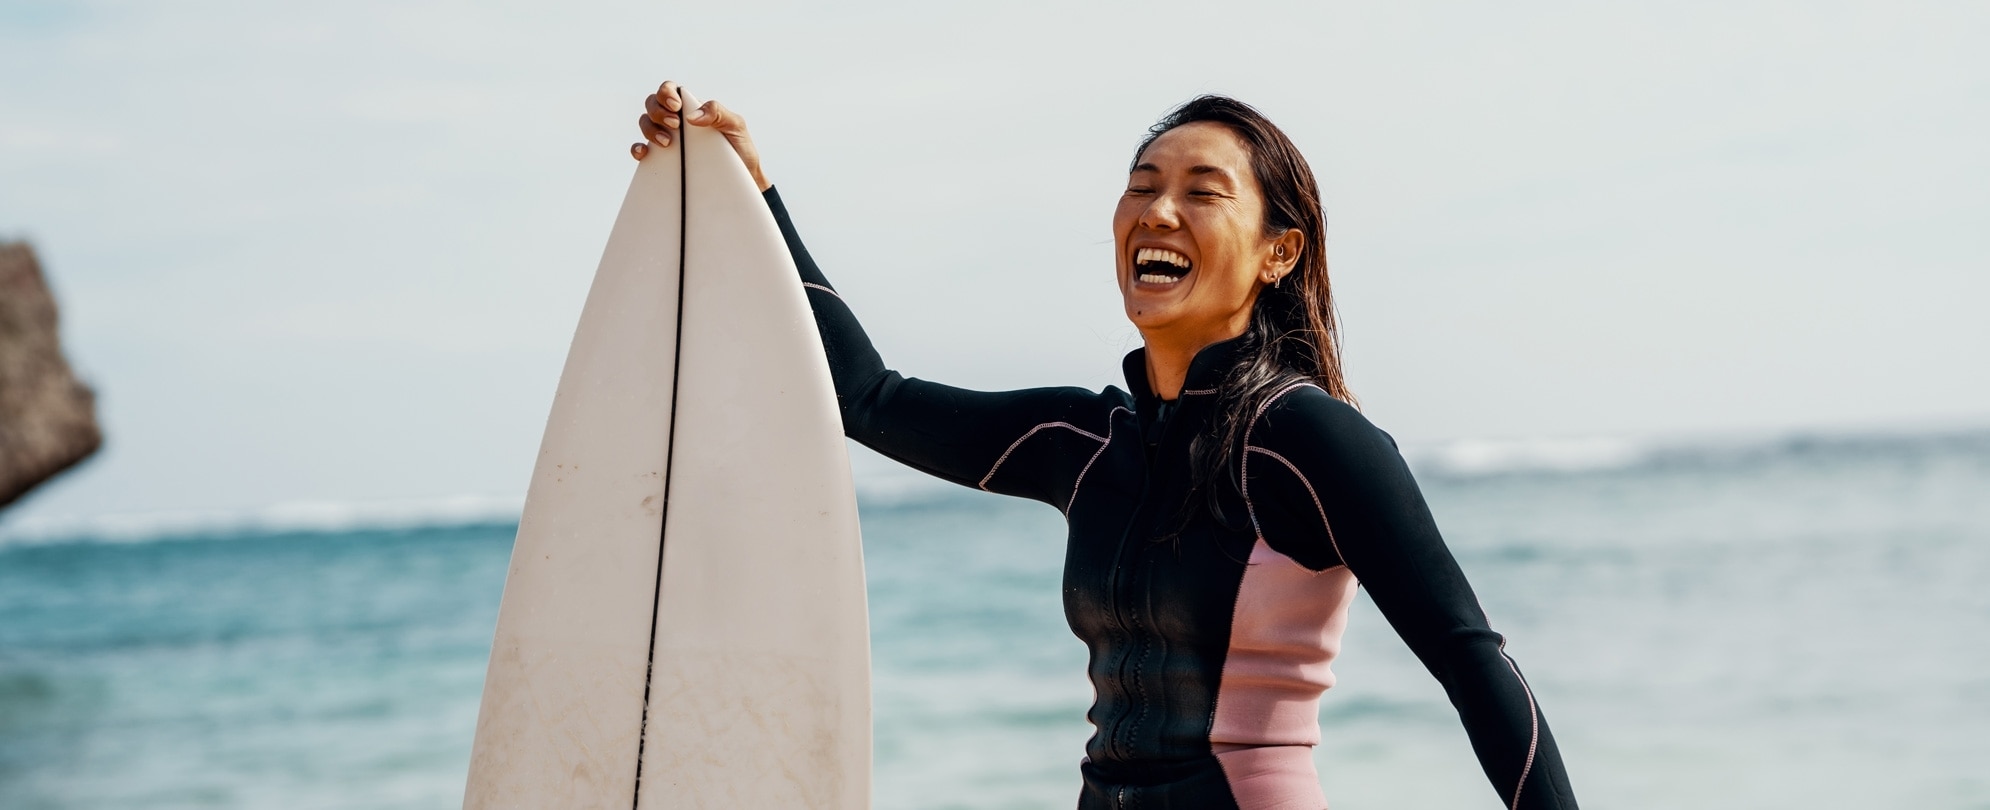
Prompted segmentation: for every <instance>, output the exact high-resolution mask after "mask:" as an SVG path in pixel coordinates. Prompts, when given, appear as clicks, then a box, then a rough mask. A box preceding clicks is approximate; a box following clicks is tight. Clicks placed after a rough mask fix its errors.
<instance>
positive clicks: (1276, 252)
mask: <svg viewBox="0 0 1990 810" xmlns="http://www.w3.org/2000/svg"><path fill="white" fill-rule="evenodd" d="M1304 249H1306V234H1304V233H1301V232H1300V230H1299V229H1298V228H1291V229H1288V230H1286V232H1285V233H1282V234H1279V235H1278V237H1277V238H1275V239H1272V240H1271V241H1270V242H1268V243H1266V244H1265V263H1264V271H1263V272H1262V273H1260V274H1259V276H1258V278H1259V280H1261V281H1263V282H1264V283H1266V284H1276V283H1278V280H1279V279H1281V278H1284V277H1285V276H1286V274H1288V273H1291V272H1292V270H1293V268H1295V267H1298V266H1299V251H1301V250H1304Z"/></svg>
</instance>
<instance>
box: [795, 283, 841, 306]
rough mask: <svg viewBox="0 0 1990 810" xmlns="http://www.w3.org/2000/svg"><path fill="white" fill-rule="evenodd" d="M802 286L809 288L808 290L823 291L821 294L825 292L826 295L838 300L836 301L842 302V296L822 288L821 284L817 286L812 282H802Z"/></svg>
mask: <svg viewBox="0 0 1990 810" xmlns="http://www.w3.org/2000/svg"><path fill="white" fill-rule="evenodd" d="M802 286H803V287H807V288H809V289H813V290H821V291H823V292H826V293H829V294H830V295H831V296H834V297H835V298H836V300H838V301H841V300H843V294H842V293H839V292H837V291H835V290H832V289H829V288H828V287H825V286H823V285H821V284H817V283H815V282H813V281H804V282H802Z"/></svg>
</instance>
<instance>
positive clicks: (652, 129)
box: [629, 82, 748, 160]
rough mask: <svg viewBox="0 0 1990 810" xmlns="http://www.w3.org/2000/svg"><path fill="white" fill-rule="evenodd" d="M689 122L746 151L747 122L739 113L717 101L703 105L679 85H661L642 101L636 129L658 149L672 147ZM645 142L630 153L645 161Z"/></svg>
mask: <svg viewBox="0 0 1990 810" xmlns="http://www.w3.org/2000/svg"><path fill="white" fill-rule="evenodd" d="M686 122H689V123H690V124H692V125H694V126H701V127H710V128H712V129H716V130H718V131H719V132H721V133H723V134H724V135H725V136H726V139H727V140H730V141H732V142H733V146H734V148H736V149H742V155H743V154H744V153H745V151H747V150H746V149H745V147H744V145H743V144H744V143H746V142H748V136H747V134H746V120H745V119H743V118H741V117H740V115H739V113H736V112H733V111H732V109H731V108H729V107H727V106H725V105H724V104H720V103H718V102H716V101H705V102H700V101H699V100H698V99H697V98H696V97H694V96H692V95H691V94H690V93H688V92H685V91H684V88H682V87H680V86H678V84H677V83H676V82H664V83H663V84H661V85H658V86H657V88H656V92H655V93H654V94H652V95H650V96H649V97H648V98H645V99H643V114H642V116H641V117H639V118H637V119H636V127H637V128H638V129H640V130H642V133H643V140H644V141H646V142H647V144H655V145H656V146H658V147H665V148H667V147H669V146H670V145H671V144H672V143H673V142H675V141H676V140H677V138H678V132H677V131H678V130H679V129H680V128H682V127H683V126H684V124H685V123H686ZM647 144H645V143H638V144H633V145H631V146H630V147H629V154H631V155H634V156H635V158H636V159H637V160H642V159H643V157H644V156H645V155H648V154H649V146H648V145H647Z"/></svg>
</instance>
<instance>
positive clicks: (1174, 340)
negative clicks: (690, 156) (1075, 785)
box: [632, 83, 1576, 810]
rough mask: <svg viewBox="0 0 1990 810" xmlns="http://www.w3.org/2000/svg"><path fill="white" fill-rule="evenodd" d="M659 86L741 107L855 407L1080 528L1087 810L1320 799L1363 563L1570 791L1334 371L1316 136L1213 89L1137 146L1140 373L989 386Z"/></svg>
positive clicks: (1451, 670) (1457, 696) (1074, 549)
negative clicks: (925, 342) (825, 265)
mask: <svg viewBox="0 0 1990 810" xmlns="http://www.w3.org/2000/svg"><path fill="white" fill-rule="evenodd" d="M682 107H683V104H682V102H681V101H680V97H679V94H678V93H677V91H676V88H675V86H674V85H672V84H670V83H665V84H664V85H663V86H662V87H661V88H659V90H658V91H657V93H656V94H655V95H652V96H650V97H649V99H648V100H647V108H648V109H647V111H646V112H645V114H644V115H643V116H642V118H641V123H640V126H641V128H642V132H643V135H644V138H645V140H646V142H645V143H638V144H636V145H635V146H634V147H633V148H632V151H633V152H634V154H635V156H636V158H637V159H642V158H643V157H644V156H645V155H646V154H647V153H648V152H649V151H650V150H651V149H654V148H668V147H669V146H670V145H671V144H672V143H673V142H674V141H675V140H676V138H677V130H678V128H680V127H681V126H682V124H683V123H684V122H686V121H688V122H689V123H690V124H692V125H694V126H706V127H713V128H716V129H717V130H719V131H721V132H723V133H724V134H725V135H726V137H727V138H728V139H729V140H730V141H731V142H732V144H733V147H734V149H735V150H736V151H738V153H739V156H740V158H741V159H742V160H743V161H744V162H745V164H746V166H747V169H748V170H749V171H750V172H751V173H752V175H753V178H754V180H755V181H756V182H758V183H759V184H760V188H761V190H762V191H763V192H764V193H765V195H766V198H767V205H768V207H769V208H771V209H772V210H773V214H774V218H775V220H776V221H777V222H779V223H780V226H781V232H782V234H783V235H784V236H785V237H786V238H787V242H788V249H789V250H790V251H791V252H792V253H793V255H794V259H795V265H796V267H797V268H798V269H799V270H800V272H801V282H802V284H803V285H804V286H805V287H806V288H807V290H808V299H809V304H810V305H811V306H812V307H813V308H814V310H815V318H816V323H817V325H818V326H819V328H820V329H821V333H822V343H823V346H824V347H825V348H826V349H827V351H828V356H829V368H830V372H831V374H832V376H833V377H834V379H835V383H836V396H837V401H838V403H839V404H840V405H841V408H842V413H843V426H844V431H845V432H846V433H847V434H848V435H849V436H850V437H851V438H853V439H856V440H857V441H859V442H861V443H863V444H864V445H865V446H867V447H870V448H872V449H874V450H876V451H878V452H880V453H883V454H884V455H886V456H890V457H891V458H894V459H897V460H898V461H901V462H904V463H905V464H909V465H911V466H913V467H916V468H918V469H920V470H922V471H925V472H927V473H930V474H932V475H935V476H938V477H940V478H944V479H946V480H949V481H953V482H955V483H958V484H962V485H965V486H970V487H976V488H979V489H983V490H987V491H989V492H996V493H1001V494H1004V495H1014V496H1018V497H1024V498H1030V499H1034V500H1039V501H1043V502H1044V503H1047V504H1050V505H1051V506H1054V507H1056V508H1057V509H1059V510H1060V511H1062V512H1063V513H1064V516H1065V520H1066V522H1067V524H1068V526H1069V527H1070V532H1069V536H1068V540H1067V546H1066V551H1065V564H1064V611H1065V616H1066V618H1067V620H1068V621H1069V622H1070V625H1071V629H1072V631H1073V632H1075V633H1076V634H1077V635H1078V637H1079V638H1080V639H1083V640H1084V642H1085V644H1086V646H1087V647H1088V648H1090V650H1091V663H1090V666H1089V670H1090V672H1089V674H1090V677H1091V681H1092V686H1093V687H1094V689H1095V690H1096V693H1097V699H1096V700H1095V702H1094V703H1093V704H1092V708H1091V711H1090V712H1088V713H1087V715H1086V717H1087V719H1088V720H1090V721H1091V723H1092V726H1093V727H1094V729H1095V732H1094V733H1093V735H1092V738H1091V741H1090V742H1088V743H1087V744H1086V751H1085V753H1086V757H1085V760H1084V762H1083V764H1082V765H1081V766H1080V767H1081V771H1082V773H1083V776H1084V788H1083V793H1082V794H1081V795H1080V797H1079V800H1078V806H1079V807H1080V808H1081V810H1095V809H1096V810H1106V808H1113V809H1114V810H1118V808H1152V809H1154V810H1159V808H1178V809H1181V808H1194V809H1195V810H1203V809H1205V808H1240V810H1272V809H1273V808H1276V809H1277V810H1319V808H1324V807H1326V805H1327V801H1326V798H1325V796H1324V795H1323V794H1322V792H1321V789H1320V783H1319V779H1318V776H1317V775H1316V774H1315V772H1314V769H1313V755H1312V747H1313V746H1314V745H1317V744H1318V743H1319V741H1320V726H1319V718H1318V715H1319V701H1320V695H1321V693H1323V692H1325V691H1326V689H1327V688H1328V687H1330V686H1332V685H1333V683H1334V676H1333V673H1332V671H1331V670H1330V669H1329V665H1330V664H1331V663H1332V662H1333V658H1334V655H1335V654H1336V653H1337V652H1338V651H1339V649H1340V638H1341V631H1342V630H1343V629H1344V628H1345V627H1346V625H1347V614H1348V606H1349V605H1350V604H1351V603H1352V602H1353V600H1354V593H1355V588H1356V587H1357V585H1360V586H1365V587H1367V588H1368V593H1369V595H1370V597H1372V598H1373V599H1374V601H1375V605H1376V607H1378V608H1380V609H1381V611H1382V614H1383V615H1384V616H1386V617H1387V618H1388V620H1389V623H1390V625H1392V626H1393V627H1394V628H1395V629H1396V632H1397V634H1399V635H1400V636H1402V639H1403V641H1404V642H1405V643H1407V644H1408V645H1409V647H1410V649H1411V650H1413V651H1414V652H1415V653H1416V655H1417V657H1418V658H1419V659H1421V660H1422V661H1423V664H1424V666H1425V667H1428V668H1429V670H1430V673H1431V674H1432V675H1433V676H1435V677H1436V678H1437V680H1438V681H1439V682H1440V683H1442V684H1443V685H1444V691H1445V693H1446V694H1447V695H1449V696H1450V698H1451V703H1452V705H1453V706H1455V707H1457V710H1458V716H1459V719H1460V720H1461V721H1462V722H1463V724H1464V727H1465V731H1466V733H1467V734H1468V735H1469V736H1470V738H1471V742H1472V747H1473V749H1474V750H1475V751H1476V752H1477V753H1478V757H1479V762H1480V764H1481V766H1483V767H1484V769H1485V773H1486V777H1487V778H1488V779H1489V780H1491V782H1492V787H1493V789H1494V790H1495V791H1497V793H1498V796H1499V801H1500V804H1502V805H1504V806H1506V807H1509V808H1574V807H1575V806H1576V803H1575V797H1574V793H1573V792H1572V791H1571V790H1570V788H1569V782H1568V776H1567V774H1566V772H1565V771H1564V770H1563V768H1562V761H1561V756H1560V755H1559V754H1558V753H1557V751H1556V749H1555V742H1554V737H1553V736H1552V735H1550V734H1549V733H1548V724H1547V720H1546V719H1545V718H1544V717H1543V716H1542V713H1541V708H1540V706H1539V705H1538V704H1537V703H1536V702H1535V700H1534V695H1533V693H1532V691H1531V690H1530V689H1529V688H1528V686H1527V682H1526V680H1525V679H1524V678H1522V677H1521V675H1520V669H1519V667H1518V666H1517V665H1515V664H1514V662H1513V660H1512V659H1511V658H1510V657H1508V656H1507V655H1506V654H1505V653H1504V652H1503V651H1502V648H1503V647H1504V645H1505V639H1504V638H1503V637H1501V636H1500V635H1499V634H1498V633H1495V632H1493V630H1492V628H1491V627H1490V626H1488V623H1487V619H1486V616H1485V613H1484V612H1482V611H1481V610H1480V608H1479V603H1478V600H1477V598H1476V597H1474V596H1473V594H1472V589H1471V586H1470V585H1469V584H1467V583H1466V581H1465V575H1464V573H1463V572H1462V571H1460V570H1459V568H1458V564H1457V563H1456V562H1455V561H1454V560H1453V559H1452V557H1451V553H1450V551H1449V550H1448V549H1446V548H1445V545H1444V541H1443V539H1442V538H1441V537H1440V536H1439V535H1438V531H1437V526H1436V524H1435V523H1434V522H1433V521H1432V519H1431V515H1430V510H1429V509H1428V508H1426V507H1425V505H1424V501H1423V496H1422V495H1421V494H1420V493H1419V492H1418V490H1417V486H1416V482H1415V481H1414V480H1412V479H1411V477H1410V472H1409V469H1408V468H1407V467H1406V466H1405V465H1404V463H1403V459H1402V456H1401V454H1400V453H1398V452H1397V450H1396V447H1395V443H1394V441H1392V440H1391V439H1390V438H1389V436H1388V435H1387V434H1384V433H1383V432H1382V431H1380V430H1378V429H1376V428H1375V426H1373V425H1371V424H1369V422H1368V420H1366V419H1364V418H1363V417H1362V416H1361V414H1360V413H1359V412H1357V411H1356V410H1355V409H1354V407H1353V405H1352V404H1351V403H1352V402H1353V396H1352V395H1351V394H1350V393H1349V392H1348V390H1347V386H1346V384H1345V383H1344V382H1343V381H1342V379H1341V362H1340V342H1339V335H1338V332H1337V331H1336V326H1335V322H1334V314H1333V313H1334V310H1333V293H1332V287H1331V285H1330V284H1329V283H1328V280H1327V261H1326V256H1325V253H1324V251H1323V250H1322V246H1323V244H1324V241H1323V240H1324V238H1325V236H1326V218H1325V215H1324V214H1323V213H1322V211H1321V208H1320V194H1319V189H1318V186H1317V184H1316V183H1315V182H1314V180H1313V173H1312V169H1310V168H1309V167H1308V166H1307V164H1306V160H1305V158H1304V157H1302V156H1301V155H1300V154H1299V151H1298V149H1297V148H1296V147H1294V146H1293V145H1292V142H1291V141H1289V140H1287V139H1286V137H1285V134H1284V133H1283V132H1281V131H1280V130H1279V129H1278V128H1277V127H1276V126H1273V125H1272V123H1271V122H1270V121H1269V120H1266V119H1265V117H1264V116H1263V115H1260V114H1259V113H1258V112H1257V111H1256V110H1254V109H1252V108H1251V107H1249V106H1246V105H1244V104H1242V103H1239V102H1237V101H1234V100H1231V99H1228V98H1223V97H1220V96H1203V97H1201V98H1197V99H1195V100H1193V101H1190V102H1188V103H1187V104H1184V105H1182V106H1181V107H1180V108H1178V109H1176V110H1174V111H1173V112H1171V113H1169V114H1168V115H1167V116H1166V117H1164V118H1162V119H1161V121H1160V122H1159V123H1157V124H1155V125H1154V127H1153V128H1152V129H1151V130H1149V132H1148V135H1147V137H1146V139H1145V140H1144V141H1142V142H1141V144H1140V146H1139V148H1138V149H1136V150H1134V154H1133V162H1132V168H1131V170H1130V171H1129V172H1128V174H1127V183H1126V191H1125V193H1124V194H1122V195H1121V196H1120V199H1119V207H1118V209H1117V210H1116V211H1115V212H1114V214H1113V221H1112V229H1113V241H1114V247H1115V251H1114V254H1115V256H1116V264H1117V268H1116V270H1117V278H1118V281H1119V289H1120V292H1121V294H1122V296H1123V297H1124V300H1125V305H1126V316H1127V318H1128V319H1130V320H1132V321H1133V325H1134V326H1135V327H1136V328H1138V329H1139V330H1140V336H1141V338H1142V339H1143V341H1144V342H1145V344H1146V345H1145V347H1144V348H1142V349H1139V350H1136V351H1134V352H1133V353H1132V354H1129V355H1127V357H1126V360H1125V363H1124V369H1125V372H1126V387H1127V390H1126V391H1121V390H1119V389H1116V388H1110V387H1109V388H1106V389H1105V390H1104V391H1087V390H1082V389H1077V388H1036V389H1028V390H1022V391H1004V392H981V391H967V390H963V389H959V388H952V387H949V386H945V385H940V384H937V383H931V382H926V381H924V380H918V379H913V378H909V377H905V376H902V375H900V374H899V373H898V372H896V371H893V370H891V369H890V368H888V367H887V366H886V365H885V364H884V361H883V360H882V359H880V358H879V356H878V353H877V351H876V349H874V348H873V347H872V345H871V341H870V338H868V337H867V336H865V334H864V331H863V328H862V327H860V326H859V325H858V323H857V319H856V316H854V315H853V314H852V313H851V310H850V308H849V307H848V306H846V305H845V304H844V302H843V299H842V297H841V296H840V295H838V294H837V292H836V289H835V288H834V287H833V286H832V285H830V283H829V279H828V278H827V277H825V276H824V275H823V273H822V271H821V270H820V269H819V268H817V267H816V265H815V262H814V260H813V259H811V258H810V257H809V254H808V250H807V249H806V248H804V247H803V246H802V242H801V238H800V237H799V236H798V235H797V233H796V231H795V227H794V223H793V222H792V221H790V219H789V217H788V213H787V209H786V207H785V206H784V204H783V203H782V201H781V197H780V194H779V193H778V192H776V191H775V190H774V188H773V186H772V184H771V183H769V182H768V180H767V179H766V177H765V175H764V174H763V173H762V172H761V168H760V160H759V154H758V152H757V151H756V150H755V149H754V146H753V141H752V139H751V137H750V136H749V135H748V134H747V130H746V124H745V122H744V121H743V120H741V118H740V117H739V116H738V115H737V114H736V113H733V112H731V111H729V110H727V109H726V108H725V107H724V106H722V105H720V104H718V103H716V102H707V103H705V104H703V105H700V106H697V107H694V108H693V109H691V110H688V111H686V110H684V109H682Z"/></svg>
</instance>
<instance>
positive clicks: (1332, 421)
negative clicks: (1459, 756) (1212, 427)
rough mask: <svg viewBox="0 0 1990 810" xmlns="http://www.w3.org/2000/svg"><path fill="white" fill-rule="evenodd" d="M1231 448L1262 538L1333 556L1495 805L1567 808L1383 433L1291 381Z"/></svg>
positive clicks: (1498, 647) (1533, 728)
mask: <svg viewBox="0 0 1990 810" xmlns="http://www.w3.org/2000/svg"><path fill="white" fill-rule="evenodd" d="M1245 453H1246V455H1247V458H1248V459H1249V466H1248V467H1247V468H1246V473H1247V475H1248V482H1249V485H1250V490H1249V493H1250V497H1251V500H1252V503H1253V504H1254V507H1253V508H1254V509H1255V510H1256V511H1257V512H1258V513H1259V515H1260V516H1262V518H1263V520H1262V522H1261V526H1262V531H1264V533H1265V539H1266V542H1267V543H1269V544H1271V545H1272V547H1273V548H1274V549H1277V550H1279V551H1281V552H1282V553H1285V554H1286V555H1287V556H1290V557H1293V558H1294V559H1295V560H1299V561H1300V562H1301V563H1302V564H1306V565H1308V566H1309V567H1315V568H1322V567H1331V566H1332V565H1335V564H1339V563H1344V564H1346V565H1347V567H1348V570H1349V571H1351V572H1353V573H1354V575H1355V577H1356V579H1358V580H1360V582H1361V584H1362V586H1363V587H1364V588H1366V589H1367V590H1368V594H1369V596H1370V598H1372V599H1374V600H1375V606H1376V607H1377V608H1379V609H1380V610H1381V611H1382V615H1383V616H1384V617H1386V618H1387V619H1388V620H1389V624H1390V625H1391V626H1392V627H1394V628H1395V629H1396V633H1397V634H1398V635H1400V636H1402V638H1403V641H1404V642H1405V643H1407V644H1408V645H1409V647H1410V649H1411V651H1413V652H1415V653H1416V656H1417V658H1418V659H1420V660H1421V661H1422V662H1423V665H1424V667H1425V668H1427V669H1429V670H1430V673H1431V675H1433V676H1435V677H1436V678H1437V680H1438V682H1439V683H1441V684H1443V686H1444V691H1445V694H1446V695H1447V696H1449V697H1450V699H1451V705H1452V706H1454V707H1455V708H1456V709H1457V710H1458V717H1459V719H1460V720H1461V721H1462V722H1463V723H1464V726H1465V731H1466V733H1467V735H1468V736H1469V737H1470V738H1471V741H1472V748H1473V750H1474V752H1476V753H1477V754H1478V758H1479V764H1480V766H1481V767H1482V768H1484V770H1485V773H1486V777H1487V778H1488V779H1490V780H1491V781H1492V786H1493V789H1494V790H1496V791H1498V793H1499V797H1500V800H1501V804H1503V805H1504V806H1507V807H1510V808H1540V809H1541V810H1548V809H1549V808H1553V809H1554V810H1572V808H1574V807H1575V806H1576V803H1575V794H1574V791H1573V790H1572V789H1571V788H1570V787H1569V780H1568V774H1567V772H1566V770H1564V768H1563V766H1562V760H1561V754H1560V752H1559V751H1558V750H1557V749H1556V747H1555V738H1554V735H1552V734H1550V733H1549V731H1548V721H1547V719H1546V718H1545V717H1544V716H1543V715H1542V713H1541V707H1540V703H1539V702H1538V701H1537V700H1536V699H1535V696H1534V693H1533V689H1532V688H1531V687H1529V686H1528V684H1527V681H1526V679H1525V678H1523V677H1522V676H1521V674H1520V666H1519V665H1518V664H1516V663H1515V662H1514V661H1513V659H1512V658H1511V657H1509V656H1508V655H1507V654H1506V652H1505V649H1504V648H1505V646H1506V639H1505V638H1504V637H1502V636H1501V635H1500V634H1498V633H1496V632H1493V629H1492V627H1491V625H1490V623H1489V621H1488V620H1487V618H1486V614H1485V612H1484V611H1483V610H1482V609H1481V608H1480V607H1479V601H1478V598H1477V597H1476V596H1474V595H1473V593H1472V586H1471V584H1470V583H1468V582H1466V580H1465V573H1464V571H1463V570H1462V569H1460V568H1459V567H1458V562H1457V560H1455V559H1454V558H1453V557H1452V556H1451V550H1450V549H1449V548H1447V547H1446V546H1445V544H1444V538H1443V537H1442V536H1440V535H1439V534H1438V531H1437V523H1436V521H1434V520H1433V519H1432V518H1431V514H1430V509H1429V507H1428V506H1426V505H1425V503H1424V500H1423V494H1422V492H1421V491H1419V490H1418V488H1417V485H1416V481H1415V479H1413V478H1412V477H1411V476H1410V470H1409V466H1408V465H1407V464H1405V463H1404V462H1403V457H1402V454H1401V453H1400V452H1398V451H1397V449H1396V445H1395V442H1394V441H1393V440H1392V439H1390V438H1389V436H1388V435H1387V434H1385V433H1383V432H1382V431H1381V430H1379V429H1377V428H1376V427H1375V426H1374V425H1372V424H1370V423H1369V422H1368V420H1367V419H1366V418H1364V417H1363V416H1362V415H1361V414H1360V413H1359V412H1357V411H1355V410H1354V408H1352V407H1350V406H1349V405H1347V404H1346V403H1344V402H1341V401H1339V400H1336V399H1334V398H1333V397H1330V396H1328V395H1327V394H1326V392H1324V391H1322V390H1320V389H1319V388H1316V387H1313V386H1301V387H1297V388H1294V389H1292V390H1290V391H1288V392H1287V393H1286V394H1285V395H1284V396H1282V397H1280V398H1279V400H1278V401H1277V402H1275V403H1274V404H1273V405H1272V407H1270V408H1269V409H1267V410H1266V411H1265V413H1264V414H1263V415H1262V416H1261V417H1259V419H1258V421H1257V423H1255V424H1254V425H1253V426H1252V433H1251V436H1250V441H1249V443H1248V445H1247V446H1246V448H1245ZM1281 546H1283V548H1281Z"/></svg>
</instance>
